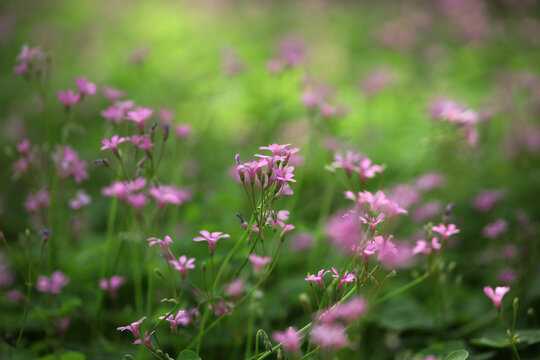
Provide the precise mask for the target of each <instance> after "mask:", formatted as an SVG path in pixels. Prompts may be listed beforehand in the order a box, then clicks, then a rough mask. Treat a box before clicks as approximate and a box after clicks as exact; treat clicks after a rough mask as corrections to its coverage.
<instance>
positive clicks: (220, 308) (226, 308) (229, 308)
mask: <svg viewBox="0 0 540 360" xmlns="http://www.w3.org/2000/svg"><path fill="white" fill-rule="evenodd" d="M233 308H234V304H233V303H232V302H225V301H224V300H219V301H218V303H217V304H216V305H215V306H214V305H212V304H208V309H210V310H213V311H214V314H215V315H216V316H217V317H219V316H222V315H225V314H227V315H232V313H233Z"/></svg>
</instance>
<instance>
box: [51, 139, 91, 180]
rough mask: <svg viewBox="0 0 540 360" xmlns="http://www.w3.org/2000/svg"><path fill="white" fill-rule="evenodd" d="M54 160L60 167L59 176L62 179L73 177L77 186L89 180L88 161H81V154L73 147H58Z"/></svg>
mask: <svg viewBox="0 0 540 360" xmlns="http://www.w3.org/2000/svg"><path fill="white" fill-rule="evenodd" d="M52 158H53V160H54V162H55V164H56V165H57V167H58V175H59V176H60V178H61V179H65V178H67V177H69V176H72V177H73V179H74V180H75V182H76V183H77V184H79V183H80V182H81V181H83V180H85V179H88V172H87V170H86V168H87V163H86V161H84V160H81V159H80V158H79V154H78V153H77V152H76V151H75V150H73V148H72V147H71V146H69V145H66V146H64V147H61V146H57V147H56V151H55V152H54V154H53V155H52Z"/></svg>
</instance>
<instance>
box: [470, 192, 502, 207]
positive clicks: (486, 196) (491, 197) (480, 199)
mask: <svg viewBox="0 0 540 360" xmlns="http://www.w3.org/2000/svg"><path fill="white" fill-rule="evenodd" d="M501 198H502V191H500V190H483V191H481V192H480V193H479V194H478V195H477V196H476V197H475V198H474V203H473V206H474V208H475V209H476V210H478V211H481V212H488V211H490V210H491V209H493V207H494V206H495V205H496V204H497V203H498V202H499V201H500V200H501Z"/></svg>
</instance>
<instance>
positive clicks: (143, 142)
mask: <svg viewBox="0 0 540 360" xmlns="http://www.w3.org/2000/svg"><path fill="white" fill-rule="evenodd" d="M128 140H129V141H131V143H132V144H133V146H135V147H136V148H139V149H142V150H144V151H145V152H146V153H147V154H150V150H151V149H152V148H153V147H154V144H153V143H152V140H151V139H150V135H148V134H145V135H142V136H138V135H132V136H131V137H130V138H129V139H128Z"/></svg>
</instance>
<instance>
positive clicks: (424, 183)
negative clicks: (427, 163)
mask: <svg viewBox="0 0 540 360" xmlns="http://www.w3.org/2000/svg"><path fill="white" fill-rule="evenodd" d="M443 185H444V175H443V174H441V173H438V172H430V173H426V174H423V175H422V176H420V177H419V178H418V179H416V182H415V187H416V188H417V189H418V190H423V191H425V190H432V189H438V188H440V187H442V186H443Z"/></svg>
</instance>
